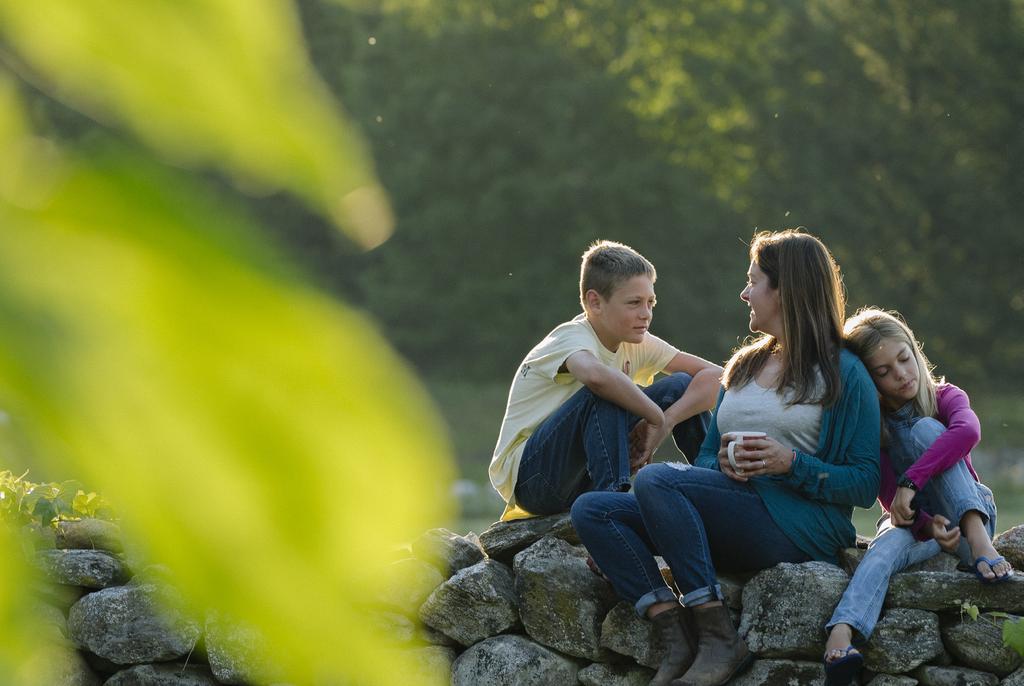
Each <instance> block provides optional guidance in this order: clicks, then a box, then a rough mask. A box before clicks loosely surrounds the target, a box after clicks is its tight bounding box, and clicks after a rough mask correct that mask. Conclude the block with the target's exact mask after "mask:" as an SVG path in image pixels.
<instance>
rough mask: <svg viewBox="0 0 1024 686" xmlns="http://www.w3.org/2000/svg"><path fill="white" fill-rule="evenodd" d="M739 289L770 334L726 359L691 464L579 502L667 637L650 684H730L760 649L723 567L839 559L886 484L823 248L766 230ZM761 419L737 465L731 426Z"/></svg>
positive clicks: (590, 539)
mask: <svg viewBox="0 0 1024 686" xmlns="http://www.w3.org/2000/svg"><path fill="white" fill-rule="evenodd" d="M740 298H741V299H742V300H743V301H744V302H745V303H747V305H748V306H749V307H750V330H751V331H752V332H755V333H759V334H760V336H758V337H757V338H756V339H754V340H753V341H752V342H750V343H748V344H747V345H745V346H744V347H742V348H740V349H739V350H738V351H736V353H735V354H734V355H733V356H732V358H731V359H730V360H729V363H728V365H727V366H726V369H725V374H724V376H723V381H722V385H723V387H724V388H723V390H722V391H721V392H720V394H719V400H718V406H717V407H716V409H715V415H714V417H713V419H712V422H711V427H710V429H709V431H708V436H707V438H706V439H705V441H704V444H703V445H702V447H701V450H700V453H699V455H698V457H697V459H696V461H695V464H696V466H694V467H690V466H688V465H678V464H666V463H662V464H655V465H651V466H649V467H645V468H643V469H642V470H640V472H639V473H638V474H637V477H636V481H635V483H634V487H633V492H632V493H588V494H586V495H584V496H583V497H581V498H580V499H579V500H577V501H576V503H575V504H574V505H573V508H572V519H573V523H574V524H575V526H576V530H577V531H578V532H579V534H580V537H581V538H582V540H583V542H584V544H586V546H587V548H588V549H589V550H590V553H591V555H592V556H593V558H594V560H595V561H596V563H597V565H598V566H599V567H600V569H601V570H602V571H603V572H604V574H605V575H606V576H607V577H608V578H609V579H610V580H611V582H612V585H613V586H614V587H615V589H616V592H618V594H619V595H620V596H622V597H623V598H625V599H626V600H628V601H629V602H632V603H633V604H634V607H635V608H636V611H637V613H638V614H640V615H641V616H646V617H648V618H649V619H650V620H651V621H652V622H653V623H654V625H655V627H656V631H657V634H658V636H659V640H661V641H662V642H663V643H664V644H665V645H666V648H667V650H666V656H665V659H664V661H663V663H662V665H661V666H660V668H659V669H658V672H657V674H655V677H654V680H653V681H652V682H651V684H653V685H655V686H661V685H664V684H669V683H672V684H677V685H690V686H716V685H718V684H724V683H726V682H728V681H729V679H731V678H732V677H733V676H735V675H736V674H738V673H739V672H740V671H741V670H742V669H744V668H745V667H746V666H747V665H748V664H749V663H750V661H751V660H752V655H751V654H750V653H749V651H748V650H747V647H746V645H745V644H744V643H743V641H742V639H740V638H739V636H738V635H737V634H736V629H735V627H733V625H732V621H731V619H730V618H729V613H728V609H727V608H726V607H725V606H724V605H723V604H722V599H723V596H722V591H721V588H720V586H719V584H718V582H717V579H716V573H717V571H718V570H721V571H756V570H760V569H765V568H768V567H771V566H774V565H776V564H778V563H780V562H807V561H810V560H824V561H827V562H832V563H836V562H837V557H836V555H837V552H838V550H839V549H841V548H843V547H847V546H850V545H853V543H854V540H855V537H856V532H855V529H854V527H853V524H852V523H851V522H850V515H851V513H852V508H853V506H854V505H858V506H860V507H870V505H871V503H872V502H873V501H874V499H875V495H876V494H877V492H878V446H879V427H880V417H879V409H878V400H877V398H876V395H875V387H874V384H872V382H871V378H870V377H869V376H868V373H867V371H866V370H865V369H864V366H863V365H862V364H861V362H860V361H859V360H858V359H857V357H856V356H855V355H853V354H852V353H849V352H846V351H843V350H842V349H841V342H842V331H843V321H844V311H845V299H844V297H843V293H842V286H841V278H840V274H839V268H838V267H837V266H836V263H835V261H834V260H833V259H832V256H831V255H830V254H829V252H828V250H827V249H826V248H825V246H824V245H822V243H821V241H819V240H818V239H817V238H815V237H813V236H811V235H809V234H806V233H802V232H800V231H797V230H787V231H781V232H778V233H769V232H763V233H760V234H757V235H756V236H754V240H753V242H752V243H751V246H750V269H749V271H748V272H747V285H746V287H745V288H744V289H743V292H742V293H741V294H740ZM754 430H756V431H762V432H764V433H765V434H766V436H765V437H764V438H747V439H745V440H744V441H743V443H742V445H736V446H733V453H734V454H733V459H734V460H735V463H736V468H734V467H733V465H732V464H731V463H730V460H729V454H728V453H729V450H728V444H729V442H730V435H729V432H730V431H754ZM737 513H742V519H738V518H737ZM655 554H660V555H662V556H663V557H664V558H665V560H666V562H668V564H669V567H671V569H672V574H673V578H674V580H675V583H676V586H677V587H678V589H679V591H680V592H681V593H682V595H681V597H679V598H678V599H677V598H676V596H675V594H674V593H673V592H672V591H671V590H670V589H669V588H668V587H667V586H666V585H665V583H664V582H663V581H662V577H661V575H660V574H659V572H658V567H657V564H656V563H655V560H654V555H655ZM680 603H681V605H680Z"/></svg>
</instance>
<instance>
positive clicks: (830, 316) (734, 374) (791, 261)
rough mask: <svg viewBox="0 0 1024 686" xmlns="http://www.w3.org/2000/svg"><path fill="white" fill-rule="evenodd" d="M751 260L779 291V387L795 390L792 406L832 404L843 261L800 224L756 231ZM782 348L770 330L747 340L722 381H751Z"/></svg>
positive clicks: (835, 386)
mask: <svg viewBox="0 0 1024 686" xmlns="http://www.w3.org/2000/svg"><path fill="white" fill-rule="evenodd" d="M750 261H751V262H753V263H755V264H756V265H757V266H758V267H760V268H761V271H763V272H764V273H765V275H766V276H767V277H768V284H769V285H770V286H771V287H772V288H773V289H778V291H779V304H780V308H781V311H782V330H783V336H784V337H785V340H786V345H785V346H784V347H783V348H782V350H780V352H781V354H782V356H783V359H784V360H785V363H786V364H785V368H784V371H783V373H782V378H781V379H779V384H778V390H780V391H782V390H783V389H786V388H791V389H793V391H794V393H793V395H792V396H791V397H790V398H789V399H788V400H787V403H788V404H791V405H792V404H796V403H809V402H815V403H821V404H822V405H824V406H826V407H828V406H829V405H832V404H833V403H834V402H835V401H836V400H838V398H839V395H840V390H841V389H840V378H839V348H840V345H841V343H842V337H843V321H844V318H845V315H846V296H845V294H844V293H843V282H842V276H841V275H840V273H839V266H838V265H837V264H836V261H835V260H834V259H833V258H832V254H831V253H829V251H828V249H827V248H826V247H825V245H824V244H823V243H822V242H821V241H820V240H818V239H817V238H816V237H814V236H812V235H810V234H808V233H804V232H802V231H800V230H798V229H786V230H785V231H778V232H770V231H762V232H761V233H758V234H756V235H755V236H754V240H753V241H752V242H751V244H750ZM779 347H780V346H779V341H777V340H776V339H775V337H774V336H770V335H768V334H762V335H760V336H759V337H757V338H756V339H754V340H753V341H751V342H749V343H747V344H746V345H744V346H743V347H742V348H740V349H739V350H737V351H736V352H735V353H733V356H732V358H731V359H730V360H729V362H728V363H726V365H725V373H724V375H723V380H722V385H723V386H725V388H729V387H730V386H732V385H736V386H742V385H744V384H746V383H747V382H749V381H750V380H751V379H753V378H754V377H755V376H756V375H757V373H758V372H759V371H761V369H762V368H763V367H764V365H765V363H767V362H768V358H769V357H770V356H771V354H772V352H774V351H775V350H776V349H778V348H779ZM819 375H820V379H821V381H823V382H824V386H823V387H822V385H821V383H820V382H819Z"/></svg>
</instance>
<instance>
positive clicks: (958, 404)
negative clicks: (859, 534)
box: [878, 383, 981, 541]
mask: <svg viewBox="0 0 1024 686" xmlns="http://www.w3.org/2000/svg"><path fill="white" fill-rule="evenodd" d="M935 400H936V404H937V405H938V409H937V412H936V415H935V418H936V419H938V420H939V421H940V422H942V423H943V424H944V425H945V427H946V431H945V433H943V434H942V435H941V436H939V437H938V438H937V439H935V443H933V444H932V446H931V447H930V448H928V450H926V451H925V452H924V454H923V455H921V457H919V458H918V459H917V461H916V462H914V464H913V465H911V467H910V469H908V470H907V471H906V475H907V478H909V479H910V480H911V481H913V482H914V483H915V484H917V487H918V489H922V488H924V486H925V484H927V483H928V480H929V479H931V478H932V477H933V476H935V475H936V474H941V473H942V472H944V471H946V470H947V469H949V468H950V467H952V466H953V465H955V464H956V463H957V462H959V461H960V460H964V461H965V462H966V463H967V469H968V470H970V472H971V475H972V476H973V477H974V480H975V481H980V479H979V478H978V473H977V472H976V471H974V466H973V465H972V464H971V450H972V449H973V448H974V447H975V446H976V445H978V441H980V440H981V422H979V421H978V415H976V414H974V410H972V409H971V400H970V398H968V397H967V394H966V393H965V392H964V391H963V390H961V389H960V388H957V387H956V386H954V385H953V384H949V383H944V384H939V387H938V388H937V389H936V391H935ZM880 467H881V472H882V473H881V482H880V485H879V489H878V502H879V503H880V504H881V506H882V509H884V510H885V511H886V512H888V511H889V507H890V506H891V505H892V500H893V498H894V497H896V489H897V484H896V482H897V480H898V479H899V478H900V476H901V475H900V474H897V473H896V470H895V469H894V468H893V466H892V461H891V460H890V459H889V452H888V451H887V450H886V449H884V448H883V449H882V451H881V461H880ZM931 521H932V517H931V515H930V514H928V513H927V512H925V511H923V510H919V511H918V515H917V518H916V519H915V520H914V524H913V525H912V526H911V527H910V530H911V532H912V533H913V534H914V538H916V539H917V540H919V541H925V540H928V539H930V538H931V537H932V534H931ZM954 524H955V523H954Z"/></svg>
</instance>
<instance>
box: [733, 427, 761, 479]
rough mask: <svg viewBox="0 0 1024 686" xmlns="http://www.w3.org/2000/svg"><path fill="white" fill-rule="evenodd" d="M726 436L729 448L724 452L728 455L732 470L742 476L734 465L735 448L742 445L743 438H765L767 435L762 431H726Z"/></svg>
mask: <svg viewBox="0 0 1024 686" xmlns="http://www.w3.org/2000/svg"><path fill="white" fill-rule="evenodd" d="M725 435H726V436H729V437H730V439H729V446H728V447H727V448H726V451H727V452H728V454H729V464H730V465H732V469H733V471H734V472H736V473H737V474H742V473H743V470H742V469H740V468H739V466H737V464H736V453H735V450H736V446H737V445H743V439H744V438H767V437H768V434H766V433H765V432H764V431H727V432H726V433H725Z"/></svg>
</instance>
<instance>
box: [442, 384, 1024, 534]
mask: <svg viewBox="0 0 1024 686" xmlns="http://www.w3.org/2000/svg"><path fill="white" fill-rule="evenodd" d="M427 388H428V389H429V391H430V393H431V394H432V395H433V397H434V399H435V400H436V401H437V403H438V406H439V407H440V409H441V413H442V415H443V416H444V417H445V419H446V421H447V423H448V426H449V430H450V432H451V436H452V441H453V444H454V447H455V453H456V459H457V462H458V472H459V475H460V477H461V479H463V480H465V481H466V482H467V483H465V484H462V485H463V487H464V490H465V491H467V492H469V493H468V495H465V496H464V497H461V498H460V501H461V502H462V504H463V511H462V514H461V516H460V518H459V520H458V521H456V522H452V523H451V524H450V528H452V529H454V530H457V531H460V532H461V533H466V532H467V531H476V532H477V533H479V532H480V531H482V530H483V529H485V528H487V526H488V525H489V524H490V523H491V522H493V521H495V520H497V519H498V517H499V516H500V515H501V510H502V503H501V500H500V498H498V497H497V495H496V494H495V493H494V491H493V490H491V487H490V484H489V482H488V480H487V465H488V464H489V463H490V459H491V453H492V452H493V450H494V444H495V442H496V441H497V438H498V429H499V427H500V426H501V418H502V416H503V414H504V412H505V402H506V399H507V395H508V386H507V382H506V381H496V382H488V383H480V382H470V381H452V380H448V379H444V380H438V379H428V380H427ZM972 402H973V405H974V409H975V411H976V412H977V413H978V416H979V417H980V419H981V423H982V437H983V438H982V442H981V445H979V446H978V449H977V450H975V451H974V453H973V455H972V462H973V464H974V466H975V468H976V469H977V471H978V473H979V474H980V475H981V477H982V480H983V481H984V482H985V483H986V484H988V485H989V486H990V487H991V488H992V490H993V492H994V494H995V499H996V506H997V507H998V508H999V514H998V517H999V518H998V521H997V530H998V531H1005V530H1006V529H1009V528H1011V527H1013V526H1016V525H1018V524H1022V523H1024V459H1022V458H1024V453H1022V451H1021V449H1020V446H1022V445H1024V396H1019V395H1009V394H991V395H985V396H981V397H975V398H972ZM667 443H668V445H666V446H663V447H662V449H661V450H660V451H659V452H658V456H657V459H659V460H675V459H679V453H678V452H677V451H676V450H675V448H674V446H672V445H671V442H670V441H669V442H667ZM880 514H881V508H879V506H878V505H877V504H876V505H875V506H874V507H873V508H871V509H870V510H862V509H859V508H856V509H854V515H853V522H854V525H855V526H856V527H857V532H858V533H859V534H861V535H864V536H873V535H874V533H875V521H876V520H877V519H878V517H879V516H880Z"/></svg>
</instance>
